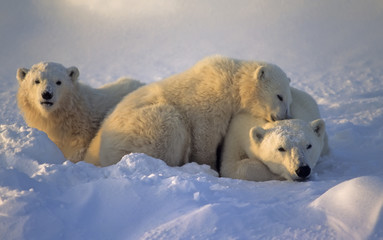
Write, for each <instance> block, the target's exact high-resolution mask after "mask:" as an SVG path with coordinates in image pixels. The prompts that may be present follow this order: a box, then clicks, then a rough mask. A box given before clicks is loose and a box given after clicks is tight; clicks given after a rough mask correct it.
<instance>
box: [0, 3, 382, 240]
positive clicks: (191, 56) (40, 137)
mask: <svg viewBox="0 0 383 240" xmlns="http://www.w3.org/2000/svg"><path fill="white" fill-rule="evenodd" d="M382 22H383V3H382V1H379V0H375V1H371V0H367V1H358V0H351V1H350V0H340V1H330V0H325V1H301V0H293V1H266V0H259V1H252V0H240V1H229V0H223V1H222V0H211V1H204V0H197V1H176V0H165V1H156V0H147V1H133V0H127V1H124V0H110V1H100V0H82V1H76V0H62V1H48V0H35V1H27V0H20V1H13V0H3V1H1V3H0V64H1V66H2V67H1V68H0V239H140V238H141V239H383V44H382V43H383V30H382V27H381V24H382ZM211 54H222V55H226V56H230V57H235V58H241V59H252V60H264V61H269V62H273V63H276V64H277V65H279V66H280V67H281V68H282V69H284V70H285V71H286V72H287V74H288V75H289V77H291V79H292V85H293V86H295V87H297V88H299V89H303V90H305V91H307V92H309V93H310V94H312V95H313V96H314V98H315V99H316V100H317V101H318V103H319V104H320V109H321V113H322V116H323V118H324V119H325V121H326V123H327V129H328V133H329V138H330V146H331V149H332V152H331V154H330V155H329V156H327V157H324V158H322V159H321V162H320V164H319V165H318V166H317V168H316V169H315V173H314V175H313V176H312V178H311V179H310V181H306V182H287V181H282V182H280V181H270V182H262V183H257V182H247V181H240V180H233V179H226V178H218V177H217V174H216V173H215V172H213V171H211V170H210V169H209V168H207V167H206V166H199V165H197V164H195V163H190V164H187V165H185V166H183V167H177V168H171V167H168V166H166V165H165V164H164V163H163V162H162V161H161V160H158V159H153V158H151V157H148V156H145V155H142V154H131V155H128V156H125V157H124V158H123V159H122V160H121V162H119V163H118V164H117V165H114V166H110V167H107V168H97V167H95V166H93V165H90V164H86V163H83V162H80V163H78V164H73V163H71V162H68V161H65V159H64V157H63V156H62V154H61V152H60V151H59V150H58V148H57V147H56V146H55V145H54V144H53V143H52V142H51V141H50V140H49V139H48V138H47V136H46V135H45V133H43V132H40V131H37V130H36V129H31V128H29V127H28V126H26V124H25V122H24V121H23V119H22V117H21V115H20V114H19V111H18V109H17V105H16V98H15V94H16V91H17V81H16V78H15V75H16V69H17V68H18V67H30V66H31V65H33V64H35V63H37V62H39V61H56V62H60V63H62V64H64V65H65V66H67V67H69V66H72V65H74V66H77V67H78V68H79V69H80V78H81V81H83V82H85V83H88V84H90V85H92V86H100V85H102V84H104V83H107V82H110V81H112V80H115V79H117V78H118V77H120V76H131V77H133V78H136V79H139V80H142V81H144V82H146V83H149V82H153V81H158V80H160V79H162V78H164V77H167V76H169V75H171V74H173V73H176V72H180V71H183V70H185V69H187V68H188V67H190V66H192V65H193V64H194V63H195V62H196V61H198V60H199V59H201V58H203V57H205V56H207V55H211Z"/></svg>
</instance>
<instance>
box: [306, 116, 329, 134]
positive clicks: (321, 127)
mask: <svg viewBox="0 0 383 240" xmlns="http://www.w3.org/2000/svg"><path fill="white" fill-rule="evenodd" d="M310 124H311V128H312V129H313V131H314V132H315V134H316V135H317V136H318V137H320V136H322V135H323V134H324V132H325V127H326V124H325V122H324V121H323V120H322V119H317V120H314V121H312V122H311V123H310Z"/></svg>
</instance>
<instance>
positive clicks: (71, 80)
mask: <svg viewBox="0 0 383 240" xmlns="http://www.w3.org/2000/svg"><path fill="white" fill-rule="evenodd" d="M78 76H79V71H78V69H77V68H76V67H70V68H65V67H64V66H63V65H61V64H58V63H53V62H41V63H38V64H35V65H33V66H32V67H31V69H26V68H19V69H18V70H17V75H16V78H17V80H18V82H19V90H18V94H17V100H18V104H19V107H20V109H21V110H25V109H26V108H28V109H29V110H32V109H34V110H35V111H39V112H40V114H42V115H48V114H49V113H51V112H54V111H55V110H57V109H59V107H60V106H62V104H68V103H67V102H66V101H67V100H68V99H69V98H70V97H73V96H71V95H73V92H74V91H73V89H74V88H75V86H76V83H77V78H78Z"/></svg>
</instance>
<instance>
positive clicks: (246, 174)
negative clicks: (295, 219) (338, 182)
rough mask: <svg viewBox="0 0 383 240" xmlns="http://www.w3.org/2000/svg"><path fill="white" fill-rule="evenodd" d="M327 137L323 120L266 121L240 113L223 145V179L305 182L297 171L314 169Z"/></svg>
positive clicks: (232, 123)
mask: <svg viewBox="0 0 383 240" xmlns="http://www.w3.org/2000/svg"><path fill="white" fill-rule="evenodd" d="M324 134H325V123H324V121H323V120H322V119H317V120H314V121H312V122H306V121H304V120H301V119H289V120H282V121H275V122H266V121H264V120H263V119H259V118H254V117H253V116H251V115H249V114H238V115H237V116H236V117H235V118H234V119H233V121H232V122H231V124H230V128H229V131H228V133H227V135H226V138H225V142H224V145H223V151H222V158H221V159H222V161H221V176H222V177H230V178H237V179H245V180H252V181H267V180H282V179H287V180H301V179H304V178H305V177H304V178H302V177H299V176H298V175H297V170H298V168H299V167H303V166H308V167H309V168H310V170H312V169H313V168H314V167H315V165H316V164H317V161H318V159H319V156H320V153H321V151H322V148H323V145H324ZM307 177H308V176H307Z"/></svg>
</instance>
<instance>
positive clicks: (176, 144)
mask: <svg viewBox="0 0 383 240" xmlns="http://www.w3.org/2000/svg"><path fill="white" fill-rule="evenodd" d="M289 83H290V79H289V78H287V76H286V74H285V73H284V72H283V71H282V70H281V69H280V68H279V67H278V66H276V65H273V64H268V63H264V62H255V61H240V60H235V59H230V58H225V57H220V56H216V57H209V58H206V59H204V60H202V61H200V62H198V63H197V64H196V65H195V66H193V67H192V68H191V69H189V70H187V71H185V72H183V73H180V74H176V75H174V76H171V77H169V78H167V79H165V80H162V81H159V82H155V83H152V84H149V85H146V86H144V87H142V88H140V89H138V90H137V91H135V92H134V93H132V94H130V95H128V96H126V97H125V98H124V99H123V100H122V101H121V102H120V103H119V104H118V105H117V106H116V108H115V109H114V111H113V112H111V113H110V115H109V116H108V117H107V118H106V119H105V121H104V122H103V125H102V127H101V128H100V130H99V132H98V133H97V135H96V137H95V138H94V139H93V140H92V143H91V145H90V147H89V149H88V152H87V155H86V158H85V161H87V162H91V163H94V164H96V165H101V166H107V165H111V164H114V163H117V162H118V161H119V160H120V159H121V157H122V156H124V155H125V154H127V153H131V152H141V153H145V154H148V155H150V156H152V157H156V158H159V159H162V160H164V161H165V162H166V163H167V164H168V165H170V166H179V165H182V164H185V163H187V162H191V161H193V162H197V163H199V164H208V165H210V166H211V167H212V168H213V169H216V164H217V163H216V158H217V157H216V150H217V147H218V145H219V144H220V143H221V142H222V140H223V137H224V136H225V134H226V131H227V128H228V125H229V122H230V119H231V118H232V116H233V115H235V114H237V113H238V112H241V111H244V112H249V113H250V114H251V115H253V116H256V117H260V118H265V119H267V120H276V119H284V118H286V117H287V116H288V114H289V106H290V104H291V101H292V99H291V93H290V90H289Z"/></svg>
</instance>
